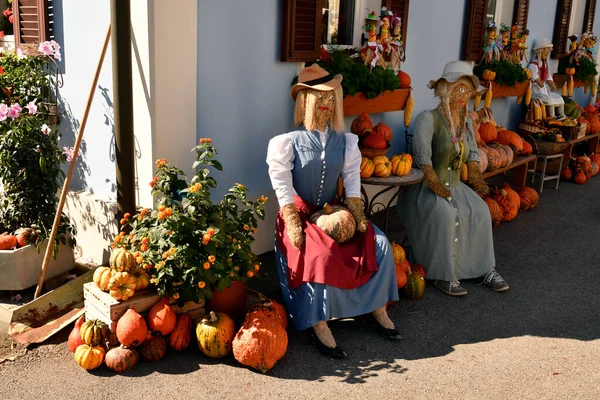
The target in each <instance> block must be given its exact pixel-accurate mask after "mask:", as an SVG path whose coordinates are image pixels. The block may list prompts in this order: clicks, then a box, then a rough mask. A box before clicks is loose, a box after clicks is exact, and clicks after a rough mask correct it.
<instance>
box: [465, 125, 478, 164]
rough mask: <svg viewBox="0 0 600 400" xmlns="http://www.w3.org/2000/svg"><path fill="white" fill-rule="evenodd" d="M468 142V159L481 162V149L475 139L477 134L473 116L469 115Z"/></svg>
mask: <svg viewBox="0 0 600 400" xmlns="http://www.w3.org/2000/svg"><path fill="white" fill-rule="evenodd" d="M467 143H468V144H469V157H468V158H467V161H477V162H479V150H477V141H475V135H474V134H473V120H472V119H471V117H467Z"/></svg>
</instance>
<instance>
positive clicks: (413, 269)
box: [410, 264, 427, 279]
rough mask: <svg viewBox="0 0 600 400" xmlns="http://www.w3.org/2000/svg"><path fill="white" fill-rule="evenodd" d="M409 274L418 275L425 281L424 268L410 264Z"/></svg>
mask: <svg viewBox="0 0 600 400" xmlns="http://www.w3.org/2000/svg"><path fill="white" fill-rule="evenodd" d="M410 272H412V273H413V274H419V275H421V276H422V277H423V279H427V273H426V272H425V268H423V266H422V265H419V264H411V266H410Z"/></svg>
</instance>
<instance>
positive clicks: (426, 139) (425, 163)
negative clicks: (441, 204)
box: [412, 111, 451, 198]
mask: <svg viewBox="0 0 600 400" xmlns="http://www.w3.org/2000/svg"><path fill="white" fill-rule="evenodd" d="M433 130H434V123H433V115H431V112H430V111H425V112H422V113H421V114H419V115H418V116H417V118H416V119H415V128H414V136H413V143H412V145H413V161H414V163H415V164H417V165H418V166H419V168H421V170H422V171H423V176H424V179H425V181H426V182H427V184H428V185H429V187H430V188H431V190H432V191H433V193H435V194H437V195H438V196H441V197H444V198H448V197H450V194H451V192H450V190H449V189H447V188H446V187H444V185H443V184H442V181H441V180H440V178H439V177H438V176H437V174H436V173H435V170H434V169H433V166H432V162H431V155H432V153H433V150H432V147H431V146H432V143H433V134H434V131H433Z"/></svg>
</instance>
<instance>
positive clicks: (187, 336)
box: [169, 312, 192, 351]
mask: <svg viewBox="0 0 600 400" xmlns="http://www.w3.org/2000/svg"><path fill="white" fill-rule="evenodd" d="M191 330H192V318H191V317H190V315H189V314H188V313H185V312H184V313H181V314H177V321H176V322H175V328H173V330H172V331H171V333H170V334H169V346H171V348H172V349H173V350H175V351H182V350H185V349H187V347H188V346H189V345H190V340H191V336H192V335H191Z"/></svg>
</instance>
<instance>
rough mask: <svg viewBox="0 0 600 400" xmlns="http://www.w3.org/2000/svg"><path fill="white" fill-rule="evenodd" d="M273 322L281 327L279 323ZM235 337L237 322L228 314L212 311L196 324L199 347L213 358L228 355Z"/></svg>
mask: <svg viewBox="0 0 600 400" xmlns="http://www.w3.org/2000/svg"><path fill="white" fill-rule="evenodd" d="M273 323H274V324H275V325H277V326H279V327H280V328H281V326H280V325H279V324H277V323H275V322H273ZM281 329H282V330H283V328H281ZM284 332H285V330H284ZM234 337H235V324H234V323H233V320H232V319H231V318H230V317H229V316H228V315H227V314H223V313H215V312H214V311H211V312H210V314H209V316H207V317H204V318H202V320H201V321H200V322H199V323H198V325H197V326H196V338H197V339H198V348H199V349H200V350H201V351H202V352H203V353H204V354H205V355H207V356H208V357H211V358H221V357H225V356H226V355H228V354H229V353H230V352H231V346H232V341H233V338H234Z"/></svg>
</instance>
